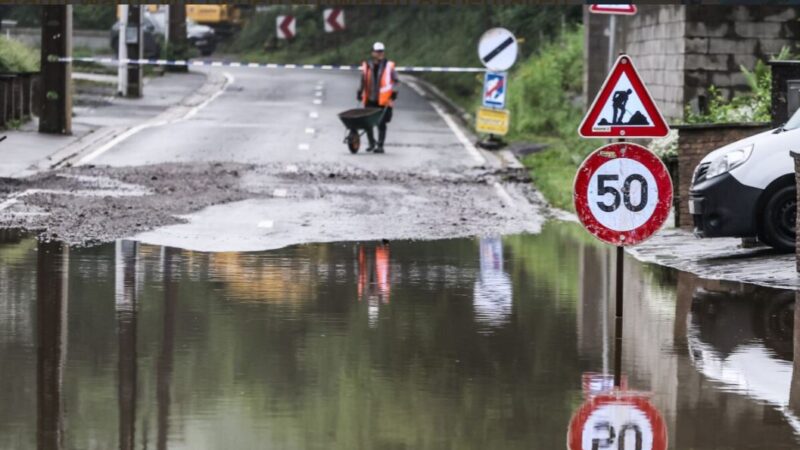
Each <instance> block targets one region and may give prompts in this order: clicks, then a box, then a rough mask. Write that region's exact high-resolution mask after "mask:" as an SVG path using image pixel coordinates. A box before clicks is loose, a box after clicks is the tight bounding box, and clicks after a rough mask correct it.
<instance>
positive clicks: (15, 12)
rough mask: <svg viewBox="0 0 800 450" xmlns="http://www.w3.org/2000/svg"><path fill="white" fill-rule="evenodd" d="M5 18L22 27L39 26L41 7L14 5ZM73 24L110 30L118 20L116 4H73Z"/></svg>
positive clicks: (91, 28)
mask: <svg viewBox="0 0 800 450" xmlns="http://www.w3.org/2000/svg"><path fill="white" fill-rule="evenodd" d="M0 15H3V16H4V17H5V18H7V19H10V20H16V21H17V25H18V26H21V27H38V26H39V22H40V16H41V7H40V6H38V5H14V6H9V7H7V9H6V10H5V11H4V13H3V14H0ZM72 20H73V22H72V25H73V27H74V28H75V29H79V30H81V29H89V30H108V29H110V28H111V26H112V25H114V22H116V20H117V12H116V7H115V5H73V6H72Z"/></svg>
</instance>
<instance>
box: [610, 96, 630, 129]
mask: <svg viewBox="0 0 800 450" xmlns="http://www.w3.org/2000/svg"><path fill="white" fill-rule="evenodd" d="M631 92H633V91H632V90H631V89H628V90H626V91H617V92H614V98H612V99H611V102H612V106H613V107H614V117H612V119H611V123H614V124H619V123H622V118H623V117H625V112H626V109H625V105H626V104H627V103H628V98H629V97H630V96H631Z"/></svg>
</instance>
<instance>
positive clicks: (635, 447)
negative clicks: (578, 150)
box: [567, 393, 667, 450]
mask: <svg viewBox="0 0 800 450" xmlns="http://www.w3.org/2000/svg"><path fill="white" fill-rule="evenodd" d="M567 448H568V449H569V450H600V449H609V450H666V448H667V427H666V425H665V424H664V419H663V418H662V417H661V414H660V413H659V412H658V410H657V409H656V408H655V406H653V404H652V403H650V401H649V400H648V399H647V397H646V396H644V395H641V394H633V393H621V394H616V395H600V396H597V397H593V398H592V399H590V400H589V401H587V402H586V403H584V404H583V406H581V408H580V409H579V410H578V411H577V412H576V413H575V415H573V416H572V420H571V421H570V423H569V431H568V432H567Z"/></svg>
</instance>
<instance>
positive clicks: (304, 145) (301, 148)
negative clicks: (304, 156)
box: [297, 144, 311, 150]
mask: <svg viewBox="0 0 800 450" xmlns="http://www.w3.org/2000/svg"><path fill="white" fill-rule="evenodd" d="M310 148H311V146H310V145H308V144H298V145H297V149H298V150H308V149H310Z"/></svg>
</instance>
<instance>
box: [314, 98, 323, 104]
mask: <svg viewBox="0 0 800 450" xmlns="http://www.w3.org/2000/svg"><path fill="white" fill-rule="evenodd" d="M313 103H314V104H315V105H321V104H322V100H320V99H318V98H315V99H314V102H313Z"/></svg>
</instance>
